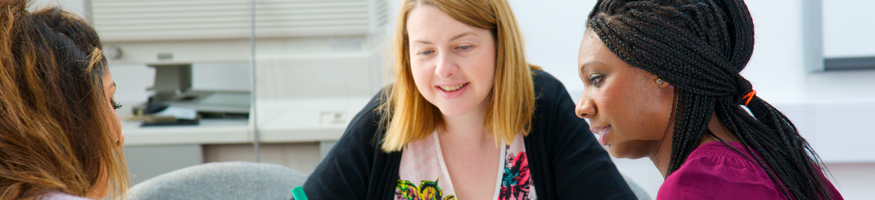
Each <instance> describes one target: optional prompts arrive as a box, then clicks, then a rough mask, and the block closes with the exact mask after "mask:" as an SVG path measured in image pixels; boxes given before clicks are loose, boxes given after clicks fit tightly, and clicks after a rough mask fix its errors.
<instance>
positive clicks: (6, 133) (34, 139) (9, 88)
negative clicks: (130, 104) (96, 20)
mask: <svg viewBox="0 0 875 200" xmlns="http://www.w3.org/2000/svg"><path fill="white" fill-rule="evenodd" d="M27 4H28V2H27V1H25V0H3V1H0V200H13V199H14V200H18V199H51V200H80V199H86V198H87V199H106V197H107V196H111V198H112V199H122V198H124V192H125V190H126V189H127V185H128V182H129V181H128V173H127V167H126V165H125V159H124V155H123V152H122V149H121V146H122V144H123V143H124V137H122V135H121V129H120V127H121V126H120V124H119V120H118V117H117V116H116V114H115V111H114V110H113V109H118V107H119V105H117V104H115V102H114V101H113V98H112V97H113V94H114V93H115V83H113V79H112V76H111V75H110V74H109V68H108V67H107V64H106V59H105V58H104V57H103V53H102V52H101V51H100V47H101V44H100V40H99V39H98V37H97V33H95V31H94V30H93V29H92V28H91V26H89V25H88V23H87V22H86V21H85V20H83V19H82V18H80V17H78V16H77V15H75V14H72V13H70V12H67V11H63V10H61V9H59V8H57V7H50V8H46V9H41V10H39V11H36V12H28V11H27V10H25V7H27ZM110 194H111V195H110Z"/></svg>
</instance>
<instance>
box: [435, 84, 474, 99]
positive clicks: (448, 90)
mask: <svg viewBox="0 0 875 200" xmlns="http://www.w3.org/2000/svg"><path fill="white" fill-rule="evenodd" d="M468 85H470V84H469V83H461V84H456V85H439V86H435V87H434V88H435V89H436V90H437V91H438V93H439V94H440V95H441V97H443V98H444V99H452V98H456V97H459V96H462V94H463V93H465V91H466V90H467V89H468Z"/></svg>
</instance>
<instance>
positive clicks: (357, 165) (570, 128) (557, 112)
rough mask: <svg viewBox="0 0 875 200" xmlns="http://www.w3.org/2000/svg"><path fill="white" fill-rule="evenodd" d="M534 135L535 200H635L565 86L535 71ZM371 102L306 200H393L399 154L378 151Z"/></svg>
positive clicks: (312, 181) (530, 149)
mask: <svg viewBox="0 0 875 200" xmlns="http://www.w3.org/2000/svg"><path fill="white" fill-rule="evenodd" d="M533 80H534V85H535V94H536V97H537V98H536V105H535V116H534V119H533V121H532V124H531V126H532V129H531V132H530V133H529V135H528V136H526V137H525V138H524V140H525V144H526V153H527V154H528V156H529V167H530V170H531V175H532V180H534V185H535V191H537V195H538V199H541V200H549V199H636V197H635V195H634V194H633V193H632V191H631V190H630V189H629V186H628V185H627V184H626V181H624V180H623V177H622V176H620V173H619V172H618V171H617V168H616V166H614V163H613V162H611V159H610V158H609V157H608V154H607V153H606V152H605V150H604V149H602V148H601V147H600V146H599V145H598V142H596V140H595V137H593V135H592V133H591V132H590V131H589V125H588V124H586V121H584V120H582V119H580V118H578V117H577V116H575V114H574V103H573V102H572V101H571V97H569V95H568V92H567V91H566V90H565V86H563V85H562V83H560V82H559V80H556V78H554V77H553V76H552V75H550V74H548V73H547V72H544V71H540V70H538V71H536V72H535V75H534V76H533ZM381 93H382V91H381V92H380V93H378V94H377V95H376V96H374V98H373V99H371V101H370V103H368V105H367V106H365V107H364V108H363V109H362V110H361V111H360V112H359V113H358V114H357V115H356V116H355V118H353V120H352V121H351V122H350V124H349V126H348V127H347V128H346V131H345V132H344V134H343V136H342V137H341V138H340V140H339V141H338V142H337V144H335V145H334V147H333V148H332V149H331V152H329V153H328V155H327V156H326V157H325V159H324V160H323V161H322V163H320V164H319V166H318V167H316V170H315V171H314V172H313V174H311V175H310V177H309V178H308V179H307V182H306V183H304V190H305V191H306V193H307V196H308V197H309V199H316V200H320V199H382V200H385V199H394V196H395V188H396V186H397V184H398V167H399V166H400V163H401V152H392V153H386V152H384V151H382V150H380V148H379V145H378V142H379V141H380V138H381V135H382V133H383V132H382V131H378V130H379V129H378V122H379V120H380V117H381V116H380V114H379V112H377V111H375V110H374V109H375V108H376V107H377V106H378V105H379V104H380V103H381V98H380V97H381V95H380V94H381Z"/></svg>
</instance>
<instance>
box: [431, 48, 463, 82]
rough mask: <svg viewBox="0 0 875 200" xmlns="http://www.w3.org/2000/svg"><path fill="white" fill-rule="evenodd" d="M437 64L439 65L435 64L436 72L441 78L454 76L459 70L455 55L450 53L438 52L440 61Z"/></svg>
mask: <svg viewBox="0 0 875 200" xmlns="http://www.w3.org/2000/svg"><path fill="white" fill-rule="evenodd" d="M436 64H437V66H435V70H434V73H435V74H437V75H438V77H441V78H449V77H452V76H453V75H455V74H456V72H458V71H459V66H457V65H456V62H455V60H454V58H453V55H450V54H448V53H442V54H438V61H437V63H436Z"/></svg>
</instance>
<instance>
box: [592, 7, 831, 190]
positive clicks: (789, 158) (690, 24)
mask: <svg viewBox="0 0 875 200" xmlns="http://www.w3.org/2000/svg"><path fill="white" fill-rule="evenodd" d="M587 26H588V28H591V29H592V30H593V31H594V32H595V33H596V34H598V36H599V37H600V38H601V40H602V42H604V43H605V45H606V46H607V47H608V48H609V49H610V50H611V52H613V53H614V54H616V55H617V56H618V57H619V58H620V59H622V60H623V61H625V62H627V63H629V64H630V65H632V66H635V67H637V68H641V69H643V70H646V71H648V72H650V73H653V74H655V75H657V76H658V77H660V78H661V79H662V80H665V81H666V82H668V83H671V84H672V85H673V86H675V87H676V88H677V94H678V97H677V105H676V109H677V110H676V112H675V113H676V116H675V123H674V133H673V136H672V153H671V158H670V161H669V168H668V172H667V174H666V176H668V175H670V174H671V173H672V172H674V171H676V170H678V168H680V167H681V165H683V163H684V162H685V160H686V159H687V157H688V156H689V155H690V153H691V152H692V151H693V149H695V148H696V147H697V146H698V143H699V140H700V139H701V137H702V136H703V135H704V134H708V135H710V136H714V134H713V133H711V132H710V131H709V130H708V122H709V119H711V115H712V113H716V115H717V117H718V118H719V119H720V121H721V122H722V123H723V125H724V126H726V128H728V129H729V130H730V131H731V132H732V133H733V134H735V136H737V137H738V139H739V140H740V141H741V143H742V145H743V146H744V147H745V150H747V151H753V152H756V153H757V154H759V155H760V156H761V158H760V157H756V156H754V158H752V159H754V160H755V161H756V162H757V163H758V164H759V166H760V167H761V168H762V169H763V170H764V171H766V172H767V173H768V174H769V176H770V177H771V179H772V181H773V182H774V183H775V185H776V186H778V189H779V191H781V193H782V194H783V195H784V196H785V197H787V198H788V199H832V197H831V196H830V195H831V194H830V192H829V191H830V190H829V189H827V186H826V182H825V180H824V179H823V176H822V175H821V172H820V169H825V168H823V162H822V161H821V160H820V158H819V157H818V156H817V153H815V152H814V150H813V149H812V148H811V146H810V145H809V144H808V142H806V141H805V139H804V138H802V136H800V135H799V133H798V132H797V130H796V127H795V126H794V125H793V123H792V122H790V120H789V119H787V117H786V116H784V115H783V114H782V113H781V112H780V111H778V110H777V109H775V108H774V107H772V106H771V105H770V104H769V103H767V102H766V101H764V100H763V99H760V98H759V97H756V96H753V97H751V98H752V99H751V100H750V102H749V103H747V100H746V99H745V98H743V97H744V96H745V95H746V94H748V93H750V92H751V91H753V89H752V86H751V84H750V82H749V81H748V80H747V79H745V78H744V77H742V76H741V75H740V74H739V72H741V70H742V69H744V67H745V66H746V65H747V62H748V61H749V60H750V57H751V54H752V53H753V46H754V37H753V36H754V30H753V20H752V19H751V16H750V12H749V11H748V9H747V6H746V5H745V4H744V2H743V1H742V0H599V1H598V3H597V4H596V6H595V8H594V9H593V10H592V12H591V13H590V14H589V19H588V20H587ZM744 104H747V105H746V106H747V108H748V109H749V110H750V112H751V113H752V114H753V116H751V115H750V114H748V112H747V111H745V110H744V109H743V108H742V107H741V105H744ZM714 137H715V138H717V137H716V136H714ZM717 139H718V140H720V141H721V142H723V143H724V145H726V146H729V144H727V143H726V142H725V141H723V140H722V139H720V138H717ZM729 147H730V148H732V146H729ZM732 149H733V150H735V151H737V152H739V153H740V151H739V150H738V149H735V148H732Z"/></svg>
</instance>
